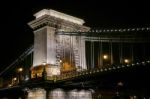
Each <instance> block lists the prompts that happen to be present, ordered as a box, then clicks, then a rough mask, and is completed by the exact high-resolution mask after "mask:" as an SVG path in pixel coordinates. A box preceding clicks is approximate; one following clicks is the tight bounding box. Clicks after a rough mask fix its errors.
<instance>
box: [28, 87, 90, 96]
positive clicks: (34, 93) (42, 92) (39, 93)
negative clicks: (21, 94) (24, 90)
mask: <svg viewBox="0 0 150 99" xmlns="http://www.w3.org/2000/svg"><path fill="white" fill-rule="evenodd" d="M27 99H46V91H45V90H44V89H41V88H38V89H32V90H29V91H28V98H27ZM48 99H92V92H91V90H77V89H74V90H70V91H64V90H63V89H60V88H57V89H54V90H51V91H50V92H49V93H48Z"/></svg>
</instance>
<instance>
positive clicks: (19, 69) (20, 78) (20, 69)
mask: <svg viewBox="0 0 150 99" xmlns="http://www.w3.org/2000/svg"><path fill="white" fill-rule="evenodd" d="M22 71H23V68H21V67H20V68H18V73H19V77H18V78H19V79H18V80H19V83H20V82H21V80H22Z"/></svg>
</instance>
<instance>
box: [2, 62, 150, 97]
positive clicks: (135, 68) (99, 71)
mask: <svg viewBox="0 0 150 99" xmlns="http://www.w3.org/2000/svg"><path fill="white" fill-rule="evenodd" d="M149 74H150V61H145V62H140V63H135V64H126V65H117V66H108V67H105V68H96V69H92V70H87V71H82V72H74V73H70V74H64V75H60V76H53V77H46V75H43V77H41V78H35V79H30V80H28V81H21V82H20V83H19V84H17V85H14V86H11V87H7V88H1V89H0V96H1V97H2V96H8V94H10V96H11V95H12V96H15V94H16V93H14V91H16V92H18V93H19V94H18V95H20V96H23V95H24V94H25V93H26V91H27V89H32V88H37V87H38V88H45V89H47V90H51V89H55V88H62V89H64V90H70V89H78V90H80V89H92V90H94V91H95V92H98V91H101V90H107V92H108V91H111V90H113V91H114V90H115V91H116V90H121V91H122V93H123V94H131V93H132V92H134V94H135V93H136V94H141V95H143V94H144V95H149V94H150V92H149V91H148V90H149V89H150V85H149V84H150V81H149V78H148V75H149ZM1 97H0V98H1Z"/></svg>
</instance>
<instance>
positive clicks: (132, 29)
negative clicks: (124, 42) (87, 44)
mask: <svg viewBox="0 0 150 99" xmlns="http://www.w3.org/2000/svg"><path fill="white" fill-rule="evenodd" d="M140 31H150V27H141V28H120V29H90V30H89V31H81V30H79V31H66V30H61V29H60V30H58V31H57V32H97V33H102V32H140Z"/></svg>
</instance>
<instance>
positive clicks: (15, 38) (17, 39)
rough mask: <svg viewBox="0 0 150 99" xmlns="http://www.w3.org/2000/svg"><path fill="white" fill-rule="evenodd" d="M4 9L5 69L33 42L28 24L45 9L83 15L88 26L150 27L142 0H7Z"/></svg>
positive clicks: (1, 21) (2, 63)
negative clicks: (35, 14) (36, 14)
mask: <svg viewBox="0 0 150 99" xmlns="http://www.w3.org/2000/svg"><path fill="white" fill-rule="evenodd" d="M0 8H1V11H0V13H1V14H0V24H1V27H0V30H1V36H0V45H1V50H0V56H1V61H0V68H1V69H2V68H4V67H6V66H8V65H9V64H10V63H11V62H12V61H13V60H15V59H16V58H17V57H18V56H19V55H20V54H21V53H22V52H24V50H25V49H26V48H28V47H29V46H30V45H31V44H32V43H33V33H32V29H31V28H30V27H29V26H28V25H27V23H28V22H30V21H31V20H33V19H34V17H33V14H34V13H36V12H37V11H39V10H41V9H44V8H50V9H54V10H58V11H61V12H64V13H67V14H70V15H73V16H76V17H79V18H82V19H84V20H85V21H86V24H85V25H87V26H90V27H93V28H99V29H101V28H109V29H110V28H128V27H143V26H150V15H149V13H150V6H149V3H148V2H144V1H138V0H137V1H132V2H131V0H129V1H128V0H120V1H114V0H112V1H111V2H110V1H108V0H97V1H96V0H91V1H90V0H9V1H8V0H5V1H4V2H2V3H0Z"/></svg>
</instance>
